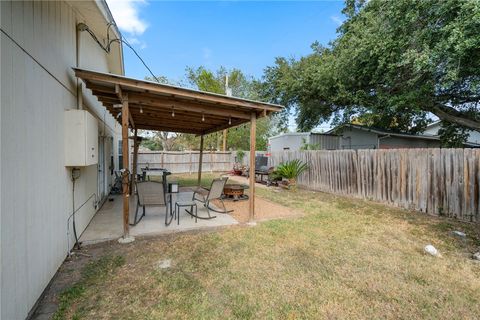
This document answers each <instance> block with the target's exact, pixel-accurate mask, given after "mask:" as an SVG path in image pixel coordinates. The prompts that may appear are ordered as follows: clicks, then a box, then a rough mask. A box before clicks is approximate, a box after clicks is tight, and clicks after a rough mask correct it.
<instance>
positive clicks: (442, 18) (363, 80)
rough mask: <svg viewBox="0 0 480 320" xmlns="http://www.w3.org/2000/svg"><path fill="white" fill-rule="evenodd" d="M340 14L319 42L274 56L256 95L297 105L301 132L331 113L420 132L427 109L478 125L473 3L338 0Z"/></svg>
mask: <svg viewBox="0 0 480 320" xmlns="http://www.w3.org/2000/svg"><path fill="white" fill-rule="evenodd" d="M343 12H344V14H345V15H346V17H347V19H346V21H345V22H344V23H343V25H342V26H341V27H340V28H339V29H338V32H339V36H338V38H337V39H336V40H335V41H333V42H332V43H331V45H329V46H328V47H327V48H324V47H322V46H320V45H318V44H313V45H312V48H313V52H312V54H310V55H308V56H306V57H303V58H301V59H299V60H294V59H285V58H278V59H277V60H276V63H275V65H274V66H272V67H269V68H267V69H266V71H265V76H264V84H263V85H264V87H263V89H264V94H265V95H266V96H268V97H270V99H271V100H274V101H275V102H279V103H283V104H286V105H288V106H291V107H292V106H294V107H298V117H297V122H298V125H299V127H300V129H302V130H308V129H311V128H313V127H315V126H316V125H318V124H320V123H321V122H324V121H327V120H329V119H330V118H331V116H335V117H336V120H337V122H342V121H352V120H353V119H355V120H357V121H359V122H362V123H366V124H368V125H372V126H379V127H384V128H389V129H393V130H398V131H409V132H418V131H422V130H423V129H424V128H425V126H426V124H427V123H428V120H429V113H433V114H434V115H436V116H437V117H438V118H440V119H441V120H443V121H445V122H446V123H450V124H453V125H456V126H461V127H466V128H469V129H474V130H480V114H479V109H478V108H479V101H480V1H476V0H442V1H437V0H422V1H420V0H419V1H412V0H395V1H385V0H370V1H358V0H357V1H355V0H348V1H346V6H345V9H344V11H343Z"/></svg>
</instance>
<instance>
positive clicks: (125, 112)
mask: <svg viewBox="0 0 480 320" xmlns="http://www.w3.org/2000/svg"><path fill="white" fill-rule="evenodd" d="M128 121H129V109H128V95H127V94H125V95H124V96H123V97H122V155H123V169H124V170H125V171H124V172H123V175H122V185H123V238H124V239H125V238H128V236H129V231H130V230H129V224H128V223H129V221H128V220H129V212H130V194H129V191H128V189H129V183H128V178H129V170H128V168H129V166H128V162H129V159H128V158H129V156H130V155H129V150H128Z"/></svg>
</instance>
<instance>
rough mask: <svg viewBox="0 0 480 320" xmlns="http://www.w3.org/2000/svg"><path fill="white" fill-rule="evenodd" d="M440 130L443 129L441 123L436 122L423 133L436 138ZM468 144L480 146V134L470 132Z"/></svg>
mask: <svg viewBox="0 0 480 320" xmlns="http://www.w3.org/2000/svg"><path fill="white" fill-rule="evenodd" d="M440 128H441V123H440V122H436V123H433V124H431V125H429V126H428V127H427V129H425V131H424V132H423V133H424V134H428V135H433V136H435V135H438V130H440ZM467 142H470V143H476V144H480V132H478V131H473V130H470V131H469V135H468V139H467Z"/></svg>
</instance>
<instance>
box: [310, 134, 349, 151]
mask: <svg viewBox="0 0 480 320" xmlns="http://www.w3.org/2000/svg"><path fill="white" fill-rule="evenodd" d="M309 138H310V139H309V141H310V142H309V143H310V144H312V145H315V146H316V147H317V148H318V149H321V150H337V149H339V148H340V146H341V141H342V138H341V137H340V136H336V135H329V134H321V133H311V134H310V136H309Z"/></svg>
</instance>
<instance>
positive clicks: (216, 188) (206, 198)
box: [189, 177, 233, 219]
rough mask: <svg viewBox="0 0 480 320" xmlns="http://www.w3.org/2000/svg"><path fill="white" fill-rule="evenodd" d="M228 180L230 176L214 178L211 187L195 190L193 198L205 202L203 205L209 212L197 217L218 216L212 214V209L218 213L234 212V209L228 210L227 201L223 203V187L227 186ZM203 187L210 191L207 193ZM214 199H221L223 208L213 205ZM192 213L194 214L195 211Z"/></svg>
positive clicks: (210, 217) (211, 217) (209, 217)
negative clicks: (218, 208) (219, 208)
mask: <svg viewBox="0 0 480 320" xmlns="http://www.w3.org/2000/svg"><path fill="white" fill-rule="evenodd" d="M227 180H228V177H222V178H217V179H213V181H212V184H211V186H210V188H203V187H200V188H198V189H197V190H195V191H194V192H193V197H192V200H194V201H199V202H201V203H203V206H204V207H205V209H207V214H208V217H200V216H196V218H199V219H213V218H216V216H212V215H210V211H214V212H218V213H230V212H233V210H230V211H227V208H226V207H225V203H223V199H222V194H223V188H224V187H225V183H227ZM201 189H204V190H206V191H208V193H206V194H205V192H202V190H201ZM212 200H219V201H220V203H221V204H222V206H223V210H217V209H216V208H213V207H211V206H210V201H212ZM189 213H190V212H189ZM190 214H193V212H192V213H190Z"/></svg>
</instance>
